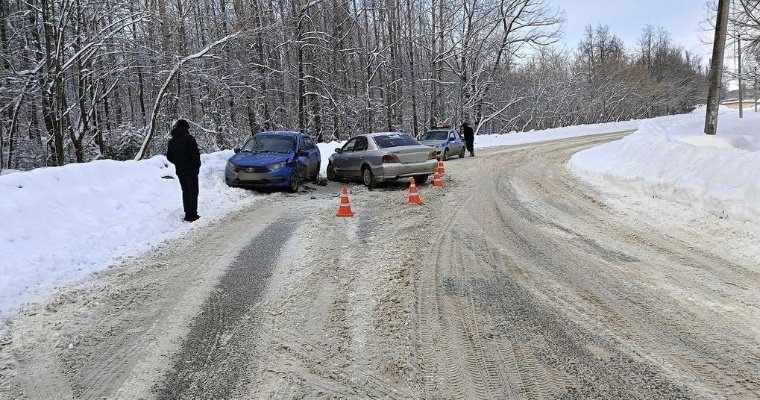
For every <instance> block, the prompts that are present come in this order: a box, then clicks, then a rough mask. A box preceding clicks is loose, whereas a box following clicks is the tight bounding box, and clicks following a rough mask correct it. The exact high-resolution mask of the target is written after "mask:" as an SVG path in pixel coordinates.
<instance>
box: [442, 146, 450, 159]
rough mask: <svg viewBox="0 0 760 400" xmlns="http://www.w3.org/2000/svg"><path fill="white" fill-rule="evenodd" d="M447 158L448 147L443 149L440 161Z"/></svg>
mask: <svg viewBox="0 0 760 400" xmlns="http://www.w3.org/2000/svg"><path fill="white" fill-rule="evenodd" d="M448 159H449V149H448V148H447V149H446V150H444V151H443V155H442V156H441V161H447V160H448Z"/></svg>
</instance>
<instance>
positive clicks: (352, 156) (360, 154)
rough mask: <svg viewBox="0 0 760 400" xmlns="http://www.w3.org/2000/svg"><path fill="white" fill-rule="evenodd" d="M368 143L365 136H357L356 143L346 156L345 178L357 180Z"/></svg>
mask: <svg viewBox="0 0 760 400" xmlns="http://www.w3.org/2000/svg"><path fill="white" fill-rule="evenodd" d="M367 147H368V141H367V137H366V136H357V137H356V143H355V144H354V146H353V147H352V148H351V151H350V152H348V153H345V152H344V154H345V155H346V160H347V161H346V176H349V177H352V178H358V177H360V176H361V168H362V164H363V163H364V159H365V158H366V156H367Z"/></svg>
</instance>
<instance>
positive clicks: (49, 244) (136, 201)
mask: <svg viewBox="0 0 760 400" xmlns="http://www.w3.org/2000/svg"><path fill="white" fill-rule="evenodd" d="M232 154H233V152H232V151H230V150H228V151H221V152H217V153H213V154H204V155H202V167H201V172H200V177H199V181H200V182H199V183H200V195H199V199H198V203H199V205H198V209H199V214H201V216H202V218H201V219H200V220H199V221H197V222H195V223H193V224H188V223H185V222H183V221H181V219H182V217H183V216H184V213H183V211H182V196H181V191H180V186H179V183H178V182H177V180H176V179H175V178H176V175H175V174H174V166H173V165H172V164H170V163H168V162H167V161H166V158H165V157H164V156H156V157H153V158H151V159H149V160H143V161H113V160H102V161H94V162H90V163H85V164H70V165H66V166H63V167H54V168H40V169H35V170H32V171H28V172H17V173H13V174H8V175H2V176H1V177H0V221H2V224H3V225H2V228H0V255H2V256H1V257H0V277H1V278H2V279H0V313H3V312H5V311H8V310H10V309H12V308H14V307H15V306H18V305H19V304H20V303H21V302H23V301H27V300H30V299H32V298H33V297H34V296H35V295H37V294H39V293H42V292H44V291H46V290H48V289H50V288H52V287H55V286H56V285H60V284H63V283H66V282H70V281H73V280H76V279H79V278H81V277H83V276H85V275H87V274H89V273H91V272H94V271H97V270H100V269H103V268H104V267H106V266H107V265H108V264H109V263H110V262H112V261H113V260H114V259H115V258H116V257H119V256H125V255H133V254H138V253H140V252H143V251H145V250H147V249H149V248H150V247H151V246H153V245H156V244H158V243H160V242H162V241H163V240H165V239H168V238H172V237H179V236H182V235H183V234H186V233H188V231H190V230H192V229H198V228H199V227H201V226H203V225H205V224H207V223H208V222H209V221H210V220H213V219H215V218H218V217H221V216H223V215H225V214H226V213H228V212H230V211H232V210H235V209H239V208H241V207H243V206H245V205H247V204H249V203H250V202H252V201H254V200H255V199H256V198H257V197H259V196H257V195H256V194H255V193H253V192H250V191H246V190H243V189H234V188H229V187H227V185H225V184H224V178H223V177H224V168H225V164H226V162H227V159H228V158H229V157H230V156H231V155H232Z"/></svg>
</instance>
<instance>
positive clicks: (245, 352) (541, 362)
mask: <svg viewBox="0 0 760 400" xmlns="http://www.w3.org/2000/svg"><path fill="white" fill-rule="evenodd" d="M622 136H623V135H622V134H615V135H605V136H595V137H580V138H575V139H566V140H562V141H554V142H546V143H540V144H531V145H522V146H512V147H500V148H494V149H488V150H485V151H481V152H479V155H478V157H476V158H465V159H461V160H460V159H454V160H451V161H449V162H447V163H446V172H447V174H446V176H445V178H444V182H445V184H446V187H445V188H444V189H438V188H434V187H432V186H431V185H430V184H426V185H423V186H422V187H421V188H420V195H421V197H422V199H423V201H424V202H425V205H424V206H422V207H418V206H410V205H408V204H406V196H407V193H406V186H405V185H403V184H397V185H393V184H392V185H389V186H387V187H385V188H381V189H379V190H375V191H372V192H369V191H367V190H366V189H364V188H363V187H361V186H358V185H352V186H351V189H352V190H351V206H352V208H353V211H354V212H355V213H356V216H355V217H354V218H351V219H338V218H335V217H334V215H335V212H336V211H337V207H338V198H337V197H336V195H337V193H338V192H339V190H340V185H338V184H335V183H330V184H329V185H328V186H327V187H325V188H321V187H315V188H312V189H310V190H308V191H307V192H304V193H300V194H297V195H292V196H291V195H284V196H276V197H275V196H272V197H268V198H264V199H262V200H261V201H257V202H256V203H255V204H253V205H251V206H249V207H246V208H244V209H242V210H240V211H235V212H232V213H231V214H230V215H229V216H228V217H226V218H225V219H223V220H221V221H219V222H218V223H214V224H211V225H209V226H208V229H207V230H199V231H197V232H195V234H194V235H192V236H190V237H187V238H184V239H179V240H177V241H175V242H173V243H171V244H170V245H165V246H162V247H160V248H158V249H156V250H154V251H152V252H150V253H149V254H148V255H146V256H144V257H142V258H140V259H136V260H134V262H132V263H128V264H126V265H123V266H120V267H117V268H112V269H110V270H108V271H106V272H105V273H102V274H100V275H99V276H97V277H96V279H92V280H90V281H88V282H87V283H86V284H82V285H78V286H74V287H72V288H70V289H67V290H64V291H62V292H59V293H58V294H57V295H56V296H55V297H53V298H50V299H47V300H45V301H42V302H40V303H38V304H34V305H31V306H28V307H25V308H24V309H23V310H22V312H21V313H20V314H19V315H17V316H15V317H13V318H11V320H10V323H9V325H8V327H7V328H6V329H5V330H4V331H3V334H2V336H0V373H2V374H3V376H2V377H3V378H7V379H1V380H0V382H2V383H0V397H2V396H3V395H7V396H9V397H11V398H15V397H22V398H23V397H24V396H26V397H27V398H44V397H46V396H49V395H51V394H53V395H56V394H57V395H61V396H63V397H73V398H103V397H106V398H116V397H118V398H154V397H157V398H170V397H182V398H202V397H203V398H208V397H214V398H295V397H299V398H302V397H306V398H313V397H319V396H327V397H348V398H351V397H353V398H454V397H461V398H483V399H486V398H554V397H568V398H611V397H612V398H695V397H699V398H754V397H758V396H760V393H758V388H759V387H760V365H758V363H757V360H758V359H760V344H759V343H760V341H758V340H757V338H758V333H759V332H760V330H759V329H758V325H757V323H756V322H755V321H758V320H760V312H759V310H760V308H759V307H758V306H759V305H760V290H759V289H760V271H759V270H758V267H757V266H758V265H760V255H758V254H757V252H755V251H737V249H738V248H746V247H750V246H752V244H753V243H757V241H758V240H760V235H759V234H758V232H757V230H754V229H753V228H752V227H751V226H750V225H747V224H737V223H735V222H734V221H732V220H726V219H722V218H720V217H718V216H715V215H713V214H711V213H709V212H705V211H703V210H700V209H695V208H688V209H685V208H684V207H683V206H681V205H678V204H673V203H671V202H668V201H664V200H661V199H652V197H651V196H649V195H647V194H636V193H630V192H625V191H621V190H619V189H616V188H611V187H605V186H592V185H590V184H588V183H585V182H584V181H582V180H579V179H578V178H576V177H575V176H574V175H573V174H572V173H571V172H570V171H569V170H568V168H567V163H568V162H569V160H570V158H571V156H572V155H573V154H575V153H577V152H578V151H581V150H583V149H586V148H590V147H593V146H596V145H599V144H602V143H604V142H609V141H611V140H616V139H619V138H621V137H622ZM294 216H297V219H296V220H293V217H294ZM246 268H250V270H249V271H248V272H246V271H247V270H246ZM243 276H245V277H246V278H245V279H250V278H251V277H254V278H255V282H250V285H243V286H241V285H240V283H241V282H238V281H241V280H243V281H244V279H238V278H242V277H243ZM236 277H238V278H236ZM233 281H234V282H233ZM225 282H227V283H225ZM198 349H202V351H200V350H198Z"/></svg>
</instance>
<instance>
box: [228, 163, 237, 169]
mask: <svg viewBox="0 0 760 400" xmlns="http://www.w3.org/2000/svg"><path fill="white" fill-rule="evenodd" d="M227 169H228V170H230V171H237V165H235V164H233V163H232V162H231V161H227Z"/></svg>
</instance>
